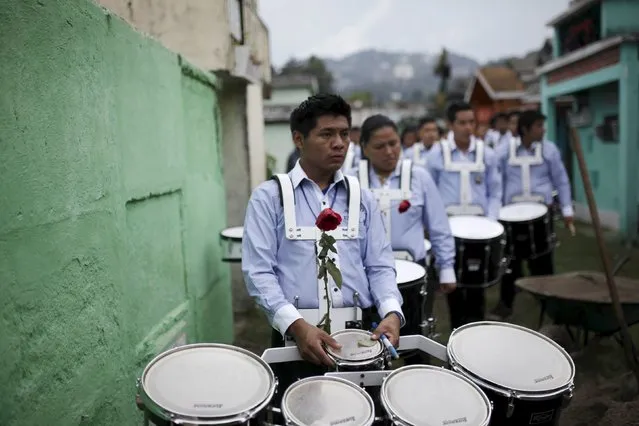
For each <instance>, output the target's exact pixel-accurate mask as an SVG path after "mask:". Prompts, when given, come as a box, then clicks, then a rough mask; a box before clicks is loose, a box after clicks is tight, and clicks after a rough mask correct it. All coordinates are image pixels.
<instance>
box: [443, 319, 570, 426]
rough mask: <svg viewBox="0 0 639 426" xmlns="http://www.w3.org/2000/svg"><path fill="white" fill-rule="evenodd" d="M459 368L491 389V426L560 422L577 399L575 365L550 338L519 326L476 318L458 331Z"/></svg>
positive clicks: (454, 350) (455, 357)
mask: <svg viewBox="0 0 639 426" xmlns="http://www.w3.org/2000/svg"><path fill="white" fill-rule="evenodd" d="M447 351H448V358H449V360H450V364H451V367H452V368H453V370H455V371H457V372H459V373H461V374H463V375H465V376H466V377H468V378H469V379H470V380H472V381H473V382H475V383H476V384H477V385H478V386H479V387H480V388H482V389H483V390H484V392H486V394H487V395H488V398H490V399H491V401H492V402H493V404H494V409H493V415H492V420H491V423H490V424H491V426H505V425H513V426H515V425H517V426H519V425H528V424H530V425H557V424H558V422H559V415H560V412H561V410H562V409H563V408H564V407H565V406H566V405H567V403H568V402H569V401H570V399H571V398H572V391H573V389H574V385H573V380H574V377H575V364H574V363H573V361H572V359H571V358H570V355H568V353H567V352H566V351H565V350H564V349H563V348H562V347H561V346H559V345H558V344H557V343H555V342H553V341H552V340H551V339H549V338H547V337H546V336H544V335H542V334H539V333H537V332H535V331H532V330H529V329H527V328H525V327H521V326H518V325H514V324H508V323H501V322H489V321H482V322H475V323H472V324H467V325H464V326H462V327H460V328H458V329H456V330H454V331H453V332H452V334H451V335H450V340H449V341H448V347H447Z"/></svg>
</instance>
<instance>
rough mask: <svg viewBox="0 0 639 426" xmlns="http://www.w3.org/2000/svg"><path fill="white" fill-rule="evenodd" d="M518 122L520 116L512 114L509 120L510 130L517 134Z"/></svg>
mask: <svg viewBox="0 0 639 426" xmlns="http://www.w3.org/2000/svg"><path fill="white" fill-rule="evenodd" d="M517 124H519V116H518V115H512V116H510V119H509V120H508V130H510V133H512V134H513V135H517Z"/></svg>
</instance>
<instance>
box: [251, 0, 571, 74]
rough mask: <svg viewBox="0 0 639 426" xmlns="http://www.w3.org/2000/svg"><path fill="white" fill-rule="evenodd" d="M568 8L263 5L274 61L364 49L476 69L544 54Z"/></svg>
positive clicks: (326, 0)
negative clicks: (432, 57) (431, 57)
mask: <svg viewBox="0 0 639 426" xmlns="http://www.w3.org/2000/svg"><path fill="white" fill-rule="evenodd" d="M568 2H569V0H531V1H529V0H260V2H259V7H260V14H261V16H262V18H263V19H264V21H265V22H266V25H268V27H269V31H270V38H271V55H272V56H271V60H272V62H273V64H274V65H275V66H281V65H282V64H284V62H286V60H287V59H289V58H290V57H297V58H304V57H307V56H308V55H310V54H317V55H320V56H323V57H333V58H340V57H342V56H345V55H348V54H349V53H353V52H356V51H358V50H361V49H365V48H376V49H381V50H393V51H406V52H419V53H436V52H438V51H439V50H440V49H441V48H442V47H443V46H445V47H446V48H448V49H450V50H452V51H454V52H457V53H461V54H464V55H467V56H469V57H471V58H473V59H476V60H478V61H480V62H485V61H487V60H491V59H496V58H499V57H503V56H509V55H521V54H523V53H525V52H527V51H530V50H532V49H536V48H539V47H541V45H542V43H543V40H544V37H546V36H549V35H550V34H551V33H550V30H549V29H548V28H547V27H546V23H547V22H548V21H549V20H550V19H551V18H553V17H554V16H556V15H558V14H559V13H561V12H563V11H564V10H566V8H567V5H568Z"/></svg>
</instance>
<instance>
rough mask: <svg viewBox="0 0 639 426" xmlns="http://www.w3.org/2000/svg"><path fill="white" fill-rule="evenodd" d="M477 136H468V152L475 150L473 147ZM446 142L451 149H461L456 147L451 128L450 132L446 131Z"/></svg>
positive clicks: (475, 145)
mask: <svg viewBox="0 0 639 426" xmlns="http://www.w3.org/2000/svg"><path fill="white" fill-rule="evenodd" d="M476 141H477V138H476V137H475V136H472V135H471V136H470V145H468V152H473V151H474V150H475V148H476V147H477V142H476ZM448 144H449V145H450V147H451V151H460V152H461V150H460V149H459V148H457V144H456V143H455V137H454V135H453V132H452V130H451V131H450V132H448Z"/></svg>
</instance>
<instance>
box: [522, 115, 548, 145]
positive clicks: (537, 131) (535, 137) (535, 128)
mask: <svg viewBox="0 0 639 426" xmlns="http://www.w3.org/2000/svg"><path fill="white" fill-rule="evenodd" d="M524 131H526V130H524ZM527 133H528V135H529V136H530V138H531V139H532V141H533V142H538V141H542V140H543V139H544V134H545V133H546V129H545V128H544V121H543V120H537V121H535V122H534V123H533V125H532V126H530V129H529V130H528V131H527Z"/></svg>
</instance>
